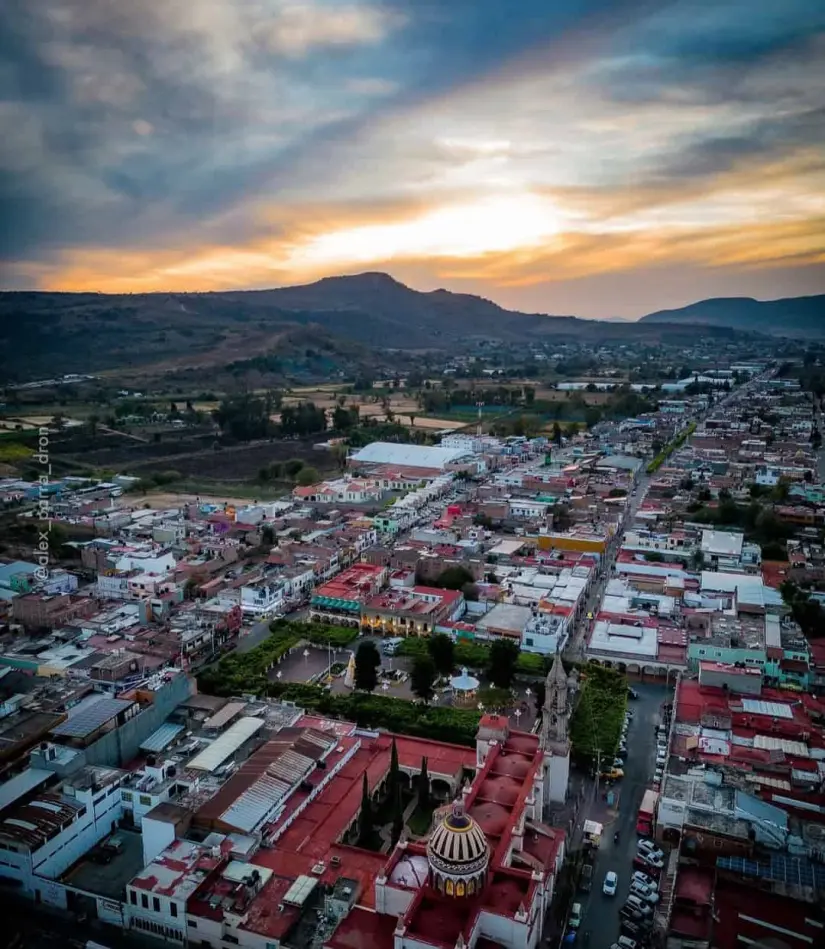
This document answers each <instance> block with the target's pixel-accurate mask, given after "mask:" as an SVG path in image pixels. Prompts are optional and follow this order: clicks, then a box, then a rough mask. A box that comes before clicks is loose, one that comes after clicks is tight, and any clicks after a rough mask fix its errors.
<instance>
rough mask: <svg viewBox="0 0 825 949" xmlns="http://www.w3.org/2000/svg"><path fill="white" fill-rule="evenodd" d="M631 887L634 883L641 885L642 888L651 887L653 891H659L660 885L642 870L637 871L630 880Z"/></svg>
mask: <svg viewBox="0 0 825 949" xmlns="http://www.w3.org/2000/svg"><path fill="white" fill-rule="evenodd" d="M630 883H631V885H632V884H633V883H641V884H642V886H649V887H650V889H651V890H658V889H659V884H658V883H657V882H656V881H655V880H654V879H653V877H651V876H648V875H647V874H646V873H642V871H641V870H635V871H634V873H633V876H632V877H631V878H630Z"/></svg>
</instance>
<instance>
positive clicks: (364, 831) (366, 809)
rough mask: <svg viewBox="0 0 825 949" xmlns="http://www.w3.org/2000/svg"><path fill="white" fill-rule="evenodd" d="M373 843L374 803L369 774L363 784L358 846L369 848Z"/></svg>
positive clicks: (365, 776) (365, 775)
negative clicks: (371, 795) (368, 779)
mask: <svg viewBox="0 0 825 949" xmlns="http://www.w3.org/2000/svg"><path fill="white" fill-rule="evenodd" d="M371 842H372V801H371V800H370V786H369V784H368V782H367V774H366V772H364V780H363V781H362V783H361V810H360V812H359V814H358V846H359V847H366V848H368V847H369V845H370V843H371Z"/></svg>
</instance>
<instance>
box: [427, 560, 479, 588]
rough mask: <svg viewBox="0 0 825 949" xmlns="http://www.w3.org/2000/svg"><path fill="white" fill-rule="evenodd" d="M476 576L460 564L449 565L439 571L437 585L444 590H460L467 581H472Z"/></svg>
mask: <svg viewBox="0 0 825 949" xmlns="http://www.w3.org/2000/svg"><path fill="white" fill-rule="evenodd" d="M473 580H474V577H473V575H472V573H470V571H469V570H468V569H467V568H466V567H462V566H459V565H456V566H454V567H447V568H446V569H445V570H442V571H441V573H439V575H438V578H437V579H436V581H435V586H437V587H441V588H442V589H444V590H460V589H461V588H462V587H463V586H464V584H465V583H472V582H473Z"/></svg>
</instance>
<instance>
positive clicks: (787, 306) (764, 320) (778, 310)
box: [639, 295, 825, 339]
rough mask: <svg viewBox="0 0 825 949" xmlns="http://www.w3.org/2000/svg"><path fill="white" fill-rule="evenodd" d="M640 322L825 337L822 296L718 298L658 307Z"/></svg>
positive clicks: (824, 310)
mask: <svg viewBox="0 0 825 949" xmlns="http://www.w3.org/2000/svg"><path fill="white" fill-rule="evenodd" d="M639 322H640V323H671V324H679V325H682V324H686V323H693V324H697V323H698V324H701V325H703V326H715V327H727V328H728V329H734V330H743V331H746V332H752V333H765V334H767V335H770V336H794V337H797V338H800V339H825V295H820V296H814V297H790V298H786V299H782V300H752V299H750V298H749V297H719V298H716V299H711V300H700V301H699V302H698V303H691V304H690V305H689V306H684V307H681V308H680V309H678V310H659V311H658V312H657V313H649V314H648V315H647V316H643V317H642V319H641V320H640V321H639Z"/></svg>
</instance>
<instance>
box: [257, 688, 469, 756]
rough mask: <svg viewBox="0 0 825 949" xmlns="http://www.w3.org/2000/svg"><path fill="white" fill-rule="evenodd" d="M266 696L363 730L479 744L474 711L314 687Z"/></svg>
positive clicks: (270, 690) (278, 690)
mask: <svg viewBox="0 0 825 949" xmlns="http://www.w3.org/2000/svg"><path fill="white" fill-rule="evenodd" d="M266 692H267V695H269V696H272V697H274V698H279V699H282V700H283V701H288V702H295V704H296V705H299V706H300V707H301V708H305V709H308V710H310V711H314V712H320V713H321V714H323V715H325V716H328V717H330V718H339V719H343V720H344V721H348V722H355V723H356V724H357V725H358V726H360V727H361V728H383V729H385V730H386V731H391V732H396V733H398V734H403V735H413V736H417V737H420V738H432V739H434V740H436V741H447V742H451V743H453V744H456V745H468V746H473V745H474V744H475V740H476V732H477V731H478V722H479V718H480V714H479V712H477V711H474V710H471V709H456V708H440V707H438V706H429V705H422V704H419V703H415V702H409V701H407V700H406V699H399V698H392V697H390V696H383V695H372V694H369V693H365V692H351V693H348V694H345V695H333V694H332V693H331V692H328V691H326V690H325V689H322V688H319V687H318V686H312V685H300V684H293V683H289V684H285V685H284V684H281V683H280V682H271V683H269V685H268V687H267V689H266Z"/></svg>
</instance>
